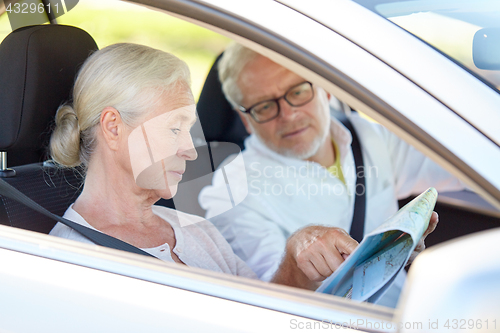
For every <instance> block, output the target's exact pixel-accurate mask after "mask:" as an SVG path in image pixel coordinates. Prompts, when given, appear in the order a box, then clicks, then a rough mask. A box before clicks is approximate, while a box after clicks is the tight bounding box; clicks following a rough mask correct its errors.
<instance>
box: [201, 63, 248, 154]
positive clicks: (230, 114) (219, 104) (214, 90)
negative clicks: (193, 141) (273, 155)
mask: <svg viewBox="0 0 500 333" xmlns="http://www.w3.org/2000/svg"><path fill="white" fill-rule="evenodd" d="M221 56H222V54H221V55H219V56H218V57H217V59H216V60H215V62H214V64H213V66H212V68H211V69H210V72H209V73H208V76H207V79H206V80H205V84H204V85H203V89H202V90H201V94H200V98H199V99H198V104H197V107H196V109H197V111H198V116H199V118H200V122H201V126H202V127H203V133H204V134H205V139H206V141H207V142H211V141H218V142H232V143H235V144H237V145H238V146H239V147H240V148H241V149H242V150H243V148H244V147H243V141H244V140H245V138H246V137H247V136H248V133H247V131H246V129H245V127H244V126H243V122H242V121H241V119H240V117H239V116H238V114H237V113H236V111H234V110H233V108H232V107H231V105H230V104H229V102H228V101H227V99H226V97H225V96H224V93H223V92H222V87H221V83H220V81H219V72H218V70H217V65H218V63H219V59H220V58H221Z"/></svg>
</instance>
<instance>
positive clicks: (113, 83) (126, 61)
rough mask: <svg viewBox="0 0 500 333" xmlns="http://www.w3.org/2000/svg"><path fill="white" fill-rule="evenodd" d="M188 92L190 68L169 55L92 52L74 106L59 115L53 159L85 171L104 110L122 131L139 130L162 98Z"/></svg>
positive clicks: (113, 48) (143, 50) (115, 48)
mask: <svg viewBox="0 0 500 333" xmlns="http://www.w3.org/2000/svg"><path fill="white" fill-rule="evenodd" d="M189 86H190V74H189V68H188V67H187V65H186V64H185V63H184V62H183V61H182V60H180V59H178V58H177V57H175V56H173V55H171V54H169V53H166V52H163V51H160V50H156V49H153V48H150V47H147V46H143V45H137V44H129V43H121V44H114V45H110V46H108V47H105V48H104V49H102V50H99V51H96V52H95V53H93V54H92V55H91V56H90V57H89V58H88V59H87V60H86V61H85V63H84V64H83V66H82V68H81V69H80V71H79V73H78V76H77V79H76V81H75V86H74V89H73V103H72V104H66V105H63V106H61V107H60V108H59V109H58V110H57V114H56V119H55V122H56V127H55V129H54V132H53V133H52V136H51V139H50V154H51V156H52V159H53V160H54V161H55V162H57V163H58V164H60V165H62V166H67V167H74V166H79V165H82V166H83V167H84V168H85V169H86V167H87V166H88V163H89V160H90V156H91V155H92V152H93V150H94V149H95V146H96V133H95V129H96V128H97V127H98V126H97V125H98V124H99V122H100V117H101V112H102V110H104V109H105V108H106V107H113V108H115V109H116V110H118V111H119V112H120V116H121V117H122V120H123V122H124V123H125V124H126V125H128V126H137V125H138V124H136V123H137V122H138V121H139V120H140V119H141V118H142V117H144V116H145V114H146V113H147V112H149V110H152V109H153V107H154V105H155V104H156V103H157V102H159V99H160V96H161V95H162V94H163V93H168V92H171V91H174V92H175V91H176V90H179V89H180V88H189Z"/></svg>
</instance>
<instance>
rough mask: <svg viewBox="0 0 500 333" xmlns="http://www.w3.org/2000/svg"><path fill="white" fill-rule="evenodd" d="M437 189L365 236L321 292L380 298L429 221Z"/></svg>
mask: <svg viewBox="0 0 500 333" xmlns="http://www.w3.org/2000/svg"><path fill="white" fill-rule="evenodd" d="M436 200H437V191H436V190H435V189H434V188H429V189H428V190H426V191H425V192H423V193H422V194H420V195H419V196H418V197H416V198H415V199H413V200H412V201H410V202H409V203H408V204H406V205H405V206H404V207H402V208H401V209H400V210H399V211H398V212H397V213H396V214H395V215H394V216H392V217H390V218H389V219H388V220H387V221H385V222H384V224H382V225H381V226H380V227H378V228H377V229H375V230H374V231H372V232H371V233H370V234H368V235H366V236H365V238H363V241H361V243H360V244H359V246H358V247H357V248H356V250H355V251H354V252H353V253H351V254H350V255H349V257H348V258H347V259H346V260H345V261H344V262H343V263H342V265H341V266H340V267H339V268H338V269H337V270H336V271H335V272H334V273H333V274H332V275H331V276H329V277H328V278H327V279H326V280H325V281H323V283H322V284H321V286H320V287H319V288H318V289H317V291H318V292H322V293H327V294H332V295H336V296H341V297H346V298H351V299H353V300H357V301H361V302H363V301H367V302H371V303H373V302H376V301H377V300H378V299H379V298H380V297H381V296H382V295H383V294H384V293H385V291H386V290H387V289H388V288H389V287H390V286H391V284H392V282H393V281H394V279H395V277H396V275H397V274H398V273H399V272H400V271H401V269H403V268H404V267H405V265H406V263H407V262H408V259H409V258H410V255H411V254H412V252H413V250H414V249H415V247H416V246H417V243H418V241H419V240H420V238H422V235H423V234H424V232H425V230H426V229H427V227H428V225H429V220H430V218H431V214H432V211H433V209H434V206H435V204H436Z"/></svg>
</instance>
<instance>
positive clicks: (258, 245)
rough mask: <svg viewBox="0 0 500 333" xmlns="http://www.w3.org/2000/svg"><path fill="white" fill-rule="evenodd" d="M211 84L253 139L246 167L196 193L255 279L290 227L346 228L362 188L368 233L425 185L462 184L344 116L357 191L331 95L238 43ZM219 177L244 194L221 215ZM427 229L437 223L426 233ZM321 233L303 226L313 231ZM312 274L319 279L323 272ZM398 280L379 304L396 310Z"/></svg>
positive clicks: (391, 138) (265, 273)
mask: <svg viewBox="0 0 500 333" xmlns="http://www.w3.org/2000/svg"><path fill="white" fill-rule="evenodd" d="M219 78H220V81H221V83H222V89H223V91H224V94H225V96H226V98H227V99H228V101H229V102H230V103H231V105H232V107H233V108H234V109H235V110H236V111H237V112H238V113H239V115H240V116H241V119H242V121H243V124H244V125H245V128H246V129H247V131H248V132H249V133H251V135H250V137H249V138H247V139H246V141H245V150H244V151H243V154H242V155H243V160H244V166H241V167H240V168H238V167H225V174H222V173H221V172H217V173H216V174H215V175H214V178H213V184H212V186H209V187H206V188H205V189H203V191H202V192H201V194H200V198H199V199H200V204H201V206H202V207H203V208H204V209H206V210H207V218H209V219H210V220H211V221H212V222H213V223H214V224H215V225H216V226H217V227H218V228H219V230H220V231H221V232H222V234H223V235H224V236H225V238H226V239H227V240H228V242H229V243H230V244H231V246H232V248H233V250H234V252H235V253H236V254H237V255H239V256H240V257H241V258H242V259H243V260H244V261H246V263H247V264H248V265H249V266H250V267H251V268H252V269H253V270H254V271H255V272H256V273H257V275H258V276H259V277H260V278H261V279H263V280H270V279H271V277H272V276H273V274H274V272H275V271H276V270H277V268H278V267H279V264H280V262H281V257H282V255H283V253H284V250H285V246H286V241H287V239H288V238H289V237H290V236H291V235H293V234H294V232H296V231H297V230H299V229H301V228H303V227H305V226H308V225H311V224H314V225H323V226H331V227H338V228H341V229H343V230H347V231H349V230H350V227H351V222H352V218H353V210H354V198H355V195H354V193H355V192H358V194H359V193H360V192H361V191H365V190H366V217H365V223H364V231H365V234H366V233H369V232H371V231H372V230H373V229H375V228H376V227H378V226H379V225H380V224H381V223H382V222H384V220H386V219H387V218H388V217H390V216H391V215H392V214H394V213H395V212H396V211H397V209H398V202H397V201H398V199H399V198H405V197H407V196H409V195H410V194H412V193H419V192H422V191H424V190H425V189H427V188H428V187H429V186H434V187H436V188H437V189H438V190H459V189H462V188H463V185H462V183H461V182H459V181H458V180H457V179H456V178H454V177H452V176H450V175H449V174H448V173H447V172H445V171H444V170H442V169H441V168H440V167H439V166H437V165H436V164H434V163H433V162H432V161H430V160H429V159H427V158H426V157H425V156H423V155H422V154H420V153H419V152H418V151H416V150H415V149H414V148H412V147H411V146H409V145H408V144H406V143H405V142H403V141H402V140H400V139H399V138H398V137H396V136H395V135H393V134H392V133H390V132H389V131H387V130H386V129H385V128H383V127H382V126H380V125H378V124H375V123H373V122H370V121H368V120H366V119H364V118H361V117H360V116H358V115H352V116H351V117H350V121H351V123H352V124H353V126H354V128H355V130H356V132H357V134H358V137H359V141H360V144H361V147H362V154H363V158H364V168H363V170H359V169H358V172H359V171H361V172H364V176H365V182H366V187H362V188H359V187H358V188H356V172H355V171H356V168H355V163H354V159H353V153H352V150H351V140H352V136H351V133H350V132H349V131H348V130H347V129H346V127H344V126H343V125H342V124H341V123H340V122H339V121H338V120H336V119H335V118H332V117H331V116H330V95H329V94H328V93H327V92H326V91H325V90H323V89H322V88H321V87H318V86H316V85H314V84H312V83H310V82H308V81H306V80H305V79H304V78H302V77H300V76H298V75H297V74H295V73H293V72H291V71H289V70H288V69H286V68H284V67H282V66H280V65H279V64H277V63H275V62H273V61H271V60H270V59H268V58H266V57H264V56H262V55H260V54H257V53H255V52H253V51H252V50H249V49H247V48H245V47H243V46H241V45H238V44H232V45H231V46H229V47H228V49H226V51H225V52H224V55H223V57H222V58H221V60H220V62H219ZM226 177H227V178H230V179H231V184H232V188H233V189H234V188H236V189H237V188H240V189H241V188H248V195H247V196H246V197H245V199H244V200H243V201H242V202H241V203H239V204H238V205H236V206H235V207H234V208H232V209H230V210H228V211H225V212H224V210H226V209H225V208H224V207H227V200H228V199H227V194H226V193H227V192H226V191H227V190H226V186H227V185H226V181H225V178H226ZM244 182H246V184H244ZM433 222H436V223H437V221H433ZM434 227H435V223H433V224H432V227H430V228H429V230H427V232H426V235H427V234H428V232H431V231H432V230H433V228H434ZM315 228H317V229H316V230H317V231H315ZM322 228H324V227H322V226H317V227H309V230H310V231H311V232H312V233H314V232H318V233H319V232H320V230H323V229H322ZM431 229H432V230H431ZM421 243H422V244H421V245H423V239H422V240H421ZM421 249H422V247H420V248H419V250H421ZM307 265H314V263H312V264H311V263H307ZM317 271H318V272H319V274H320V275H323V276H322V278H325V277H326V276H328V274H329V273H331V271H330V270H328V269H321V268H320V269H318V270H317ZM317 280H320V278H317ZM402 281H404V272H403V273H402V274H400V276H398V279H397V281H396V283H395V285H394V287H393V288H391V289H390V290H389V292H388V293H387V294H386V295H385V296H384V297H383V298H382V299H381V300H380V304H383V305H387V306H395V304H396V301H397V299H398V297H399V292H400V288H401V285H402Z"/></svg>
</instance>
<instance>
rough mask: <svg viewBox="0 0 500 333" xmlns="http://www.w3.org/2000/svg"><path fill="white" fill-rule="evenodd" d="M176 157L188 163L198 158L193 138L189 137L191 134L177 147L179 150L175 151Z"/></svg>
mask: <svg viewBox="0 0 500 333" xmlns="http://www.w3.org/2000/svg"><path fill="white" fill-rule="evenodd" d="M177 155H179V156H180V157H182V158H184V159H186V160H188V161H193V160H195V159H196V158H197V157H198V153H197V152H196V149H195V148H194V144H193V138H192V137H191V134H187V135H186V136H185V138H184V139H183V140H182V143H181V145H180V146H179V150H178V151H177Z"/></svg>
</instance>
